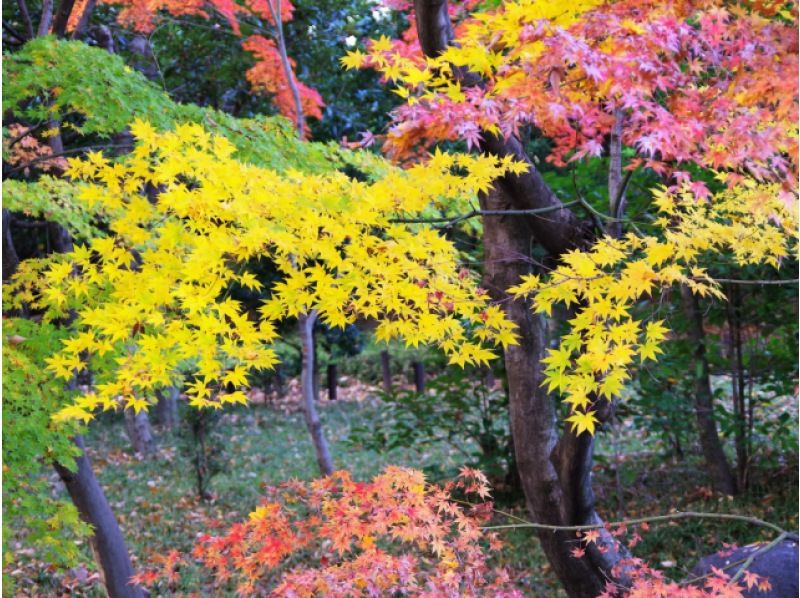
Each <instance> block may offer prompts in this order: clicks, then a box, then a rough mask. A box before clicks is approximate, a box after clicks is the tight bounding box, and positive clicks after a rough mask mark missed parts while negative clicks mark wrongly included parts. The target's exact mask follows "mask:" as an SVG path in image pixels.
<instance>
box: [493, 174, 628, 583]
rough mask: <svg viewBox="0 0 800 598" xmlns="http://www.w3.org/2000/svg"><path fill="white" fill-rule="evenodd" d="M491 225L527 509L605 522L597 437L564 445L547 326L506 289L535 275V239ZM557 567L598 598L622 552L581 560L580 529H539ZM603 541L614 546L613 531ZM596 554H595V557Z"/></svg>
mask: <svg viewBox="0 0 800 598" xmlns="http://www.w3.org/2000/svg"><path fill="white" fill-rule="evenodd" d="M481 207H482V208H483V209H487V210H501V209H507V208H508V207H509V206H508V202H507V201H505V200H504V193H503V192H502V191H500V190H499V189H498V188H495V189H493V190H492V191H491V192H490V193H489V194H488V195H487V196H486V197H484V198H482V200H481ZM483 228H484V272H485V279H484V284H485V286H486V287H487V290H488V291H489V293H490V295H491V296H492V298H493V299H494V300H496V301H501V302H502V303H501V304H502V305H503V306H504V308H505V311H506V315H507V317H508V318H509V319H510V320H511V321H512V322H514V323H515V324H516V325H517V326H518V330H517V332H518V334H519V337H520V340H519V344H518V345H515V346H508V347H507V348H506V350H505V369H506V377H507V381H508V392H509V411H510V421H511V434H512V437H513V439H514V454H515V457H516V462H517V468H518V472H519V476H520V479H521V482H522V488H523V490H524V492H525V497H526V501H527V506H528V510H529V511H530V514H531V516H532V517H533V520H534V521H535V522H537V523H546V524H551V525H582V524H590V523H601V520H600V518H599V516H598V515H597V513H596V512H595V510H594V496H593V494H592V490H591V476H590V472H591V458H592V448H593V438H592V437H591V436H589V435H588V434H583V435H581V436H579V437H575V436H574V435H573V434H571V433H569V432H565V433H564V434H565V436H564V438H563V439H562V441H561V443H559V439H558V431H557V430H558V428H557V425H556V422H557V415H556V409H555V403H554V401H553V399H552V398H551V397H550V395H549V394H548V393H547V392H546V391H545V389H544V388H543V387H542V382H543V380H544V373H543V367H542V358H543V357H544V356H545V352H546V349H547V337H548V335H547V326H546V323H545V320H544V318H543V317H542V316H540V315H536V314H534V313H533V311H532V310H531V306H530V304H529V303H528V302H526V301H522V300H514V301H512V300H511V299H510V298H509V296H508V295H507V293H506V289H507V288H509V287H510V286H512V285H513V284H517V282H518V281H519V278H520V276H521V275H523V274H528V273H529V272H530V260H529V258H528V252H529V249H530V246H531V241H532V236H531V232H530V229H529V228H528V226H527V224H526V223H525V221H524V220H523V219H520V218H518V217H514V216H510V217H502V218H501V217H486V218H484V220H483ZM539 538H540V540H541V542H542V546H543V548H544V551H545V553H546V555H547V558H548V560H549V561H550V564H551V565H552V566H553V570H554V571H555V573H556V575H558V577H559V579H560V580H561V582H562V583H563V584H564V588H565V589H566V590H567V593H568V594H569V595H570V596H581V597H584V596H586V597H588V596H592V597H593V596H597V595H598V594H599V593H601V592H602V591H603V586H604V584H605V581H606V575H608V576H609V577H610V572H611V568H612V567H613V565H614V564H615V563H616V561H617V555H616V553H615V552H614V550H613V549H611V548H609V549H608V551H607V552H606V553H600V552H599V551H588V550H587V553H586V556H584V557H583V558H580V559H578V558H575V557H574V556H572V554H571V551H572V549H573V548H574V547H575V533H574V532H566V531H558V532H550V531H548V532H542V533H540V534H539ZM601 542H602V543H609V542H610V538H609V537H608V536H607V535H606V536H605V537H603V538H602V540H601ZM595 553H596V554H595Z"/></svg>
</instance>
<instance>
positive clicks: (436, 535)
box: [136, 467, 521, 597]
mask: <svg viewBox="0 0 800 598" xmlns="http://www.w3.org/2000/svg"><path fill="white" fill-rule="evenodd" d="M453 492H459V493H462V494H468V495H469V494H473V495H477V496H478V497H480V498H481V499H485V498H487V497H488V492H489V490H488V485H487V482H486V478H485V477H484V476H483V474H482V473H481V472H479V471H475V470H471V469H468V468H464V469H462V471H461V475H460V476H459V478H458V479H457V480H456V481H454V482H451V483H449V484H447V485H445V486H444V487H443V488H441V487H438V486H434V485H429V484H426V482H425V478H424V475H423V474H422V472H419V471H415V470H412V469H407V468H402V467H387V468H386V469H385V470H384V471H383V473H381V474H380V475H378V476H376V477H375V478H374V479H373V480H371V481H369V482H356V481H354V480H353V479H352V478H351V477H350V474H349V473H347V472H346V471H337V472H335V473H334V474H333V475H331V476H330V477H327V478H322V479H318V480H314V481H312V482H299V481H292V482H287V483H284V484H282V485H280V486H279V487H276V488H270V489H268V490H267V497H266V498H265V500H264V501H263V502H262V504H261V505H260V506H259V507H258V508H257V509H256V510H255V511H253V512H252V513H250V517H249V519H248V520H247V521H244V522H241V523H236V524H234V525H233V526H232V527H231V528H230V529H228V530H227V532H225V533H224V534H223V535H219V536H210V535H203V536H201V537H200V538H199V540H198V542H197V544H196V546H195V548H194V551H193V556H194V558H195V559H197V560H198V561H199V562H200V563H201V564H202V565H203V566H204V567H205V568H206V569H207V570H209V571H210V572H211V573H212V574H213V576H214V579H215V582H216V583H218V584H226V583H231V582H232V583H233V584H235V587H236V591H237V592H239V593H241V594H242V595H248V596H249V595H262V596H263V595H267V594H269V595H271V596H361V595H369V596H391V595H393V594H395V593H397V592H399V593H401V594H402V595H404V596H419V597H422V596H428V597H434V596H436V597H443V596H453V597H456V596H496V597H512V596H513V597H515V596H521V594H520V593H519V592H518V591H517V590H515V589H513V587H512V585H511V582H510V580H509V578H508V575H507V574H506V573H505V571H503V570H499V569H494V568H492V567H490V566H489V565H488V564H487V551H486V550H485V548H486V547H488V548H489V549H490V550H497V549H498V548H499V546H500V544H499V542H498V540H497V538H496V536H495V535H494V534H490V533H485V532H483V531H482V530H481V529H480V525H481V523H482V521H484V520H485V519H486V517H487V516H488V514H489V513H491V505H490V504H488V503H483V502H482V503H479V504H476V505H471V506H469V507H466V508H465V507H462V506H460V505H459V504H457V503H456V502H455V500H454V499H453V498H452V493H453ZM174 571H175V559H174V558H170V559H166V563H165V564H164V566H163V569H162V571H161V572H158V573H155V572H152V571H151V572H144V573H140V574H139V575H137V576H136V581H137V582H138V583H145V584H152V583H153V582H155V581H156V580H157V579H159V578H169V577H170V576H174Z"/></svg>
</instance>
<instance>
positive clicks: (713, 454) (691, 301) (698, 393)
mask: <svg viewBox="0 0 800 598" xmlns="http://www.w3.org/2000/svg"><path fill="white" fill-rule="evenodd" d="M681 299H682V301H683V311H684V313H685V314H686V319H687V321H688V323H689V340H690V341H691V343H692V346H693V347H694V370H693V372H692V374H693V376H694V412H695V417H696V418H697V428H698V430H699V432H700V446H701V447H702V449H703V457H704V458H705V461H706V469H707V470H708V474H709V476H710V477H711V484H712V485H713V486H714V489H715V490H717V491H718V492H722V493H724V494H728V495H733V494H736V480H735V479H734V477H733V474H732V473H731V468H730V465H729V464H728V458H727V457H726V456H725V451H724V450H723V448H722V442H721V441H720V438H719V434H718V433H717V425H716V422H715V421H714V393H713V392H712V391H711V379H710V373H711V372H710V368H709V366H708V358H707V357H706V335H705V331H704V330H703V314H702V312H701V311H700V303H699V301H698V300H697V296H695V295H694V294H693V293H692V291H691V290H690V289H689V287H687V286H685V285H683V286H681Z"/></svg>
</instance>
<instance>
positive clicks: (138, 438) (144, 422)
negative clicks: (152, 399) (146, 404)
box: [125, 408, 155, 457]
mask: <svg viewBox="0 0 800 598" xmlns="http://www.w3.org/2000/svg"><path fill="white" fill-rule="evenodd" d="M125 432H126V433H127V435H128V439H130V441H131V446H133V451H134V452H135V453H136V454H137V455H141V456H142V457H146V456H147V455H149V454H150V453H152V452H153V448H154V447H155V443H154V441H153V431H152V429H151V428H150V418H149V417H148V416H147V411H144V410H141V411H139V413H135V412H134V411H133V409H130V408H129V409H125Z"/></svg>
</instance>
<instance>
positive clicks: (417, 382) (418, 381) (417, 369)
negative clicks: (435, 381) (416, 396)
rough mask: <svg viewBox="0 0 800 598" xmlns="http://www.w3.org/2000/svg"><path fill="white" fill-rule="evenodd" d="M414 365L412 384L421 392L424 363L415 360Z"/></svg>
mask: <svg viewBox="0 0 800 598" xmlns="http://www.w3.org/2000/svg"><path fill="white" fill-rule="evenodd" d="M412 365H413V367H414V386H416V387H417V392H418V393H420V394H422V393H423V392H425V365H424V364H423V363H422V362H421V361H415V362H414V363H413V364H412Z"/></svg>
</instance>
